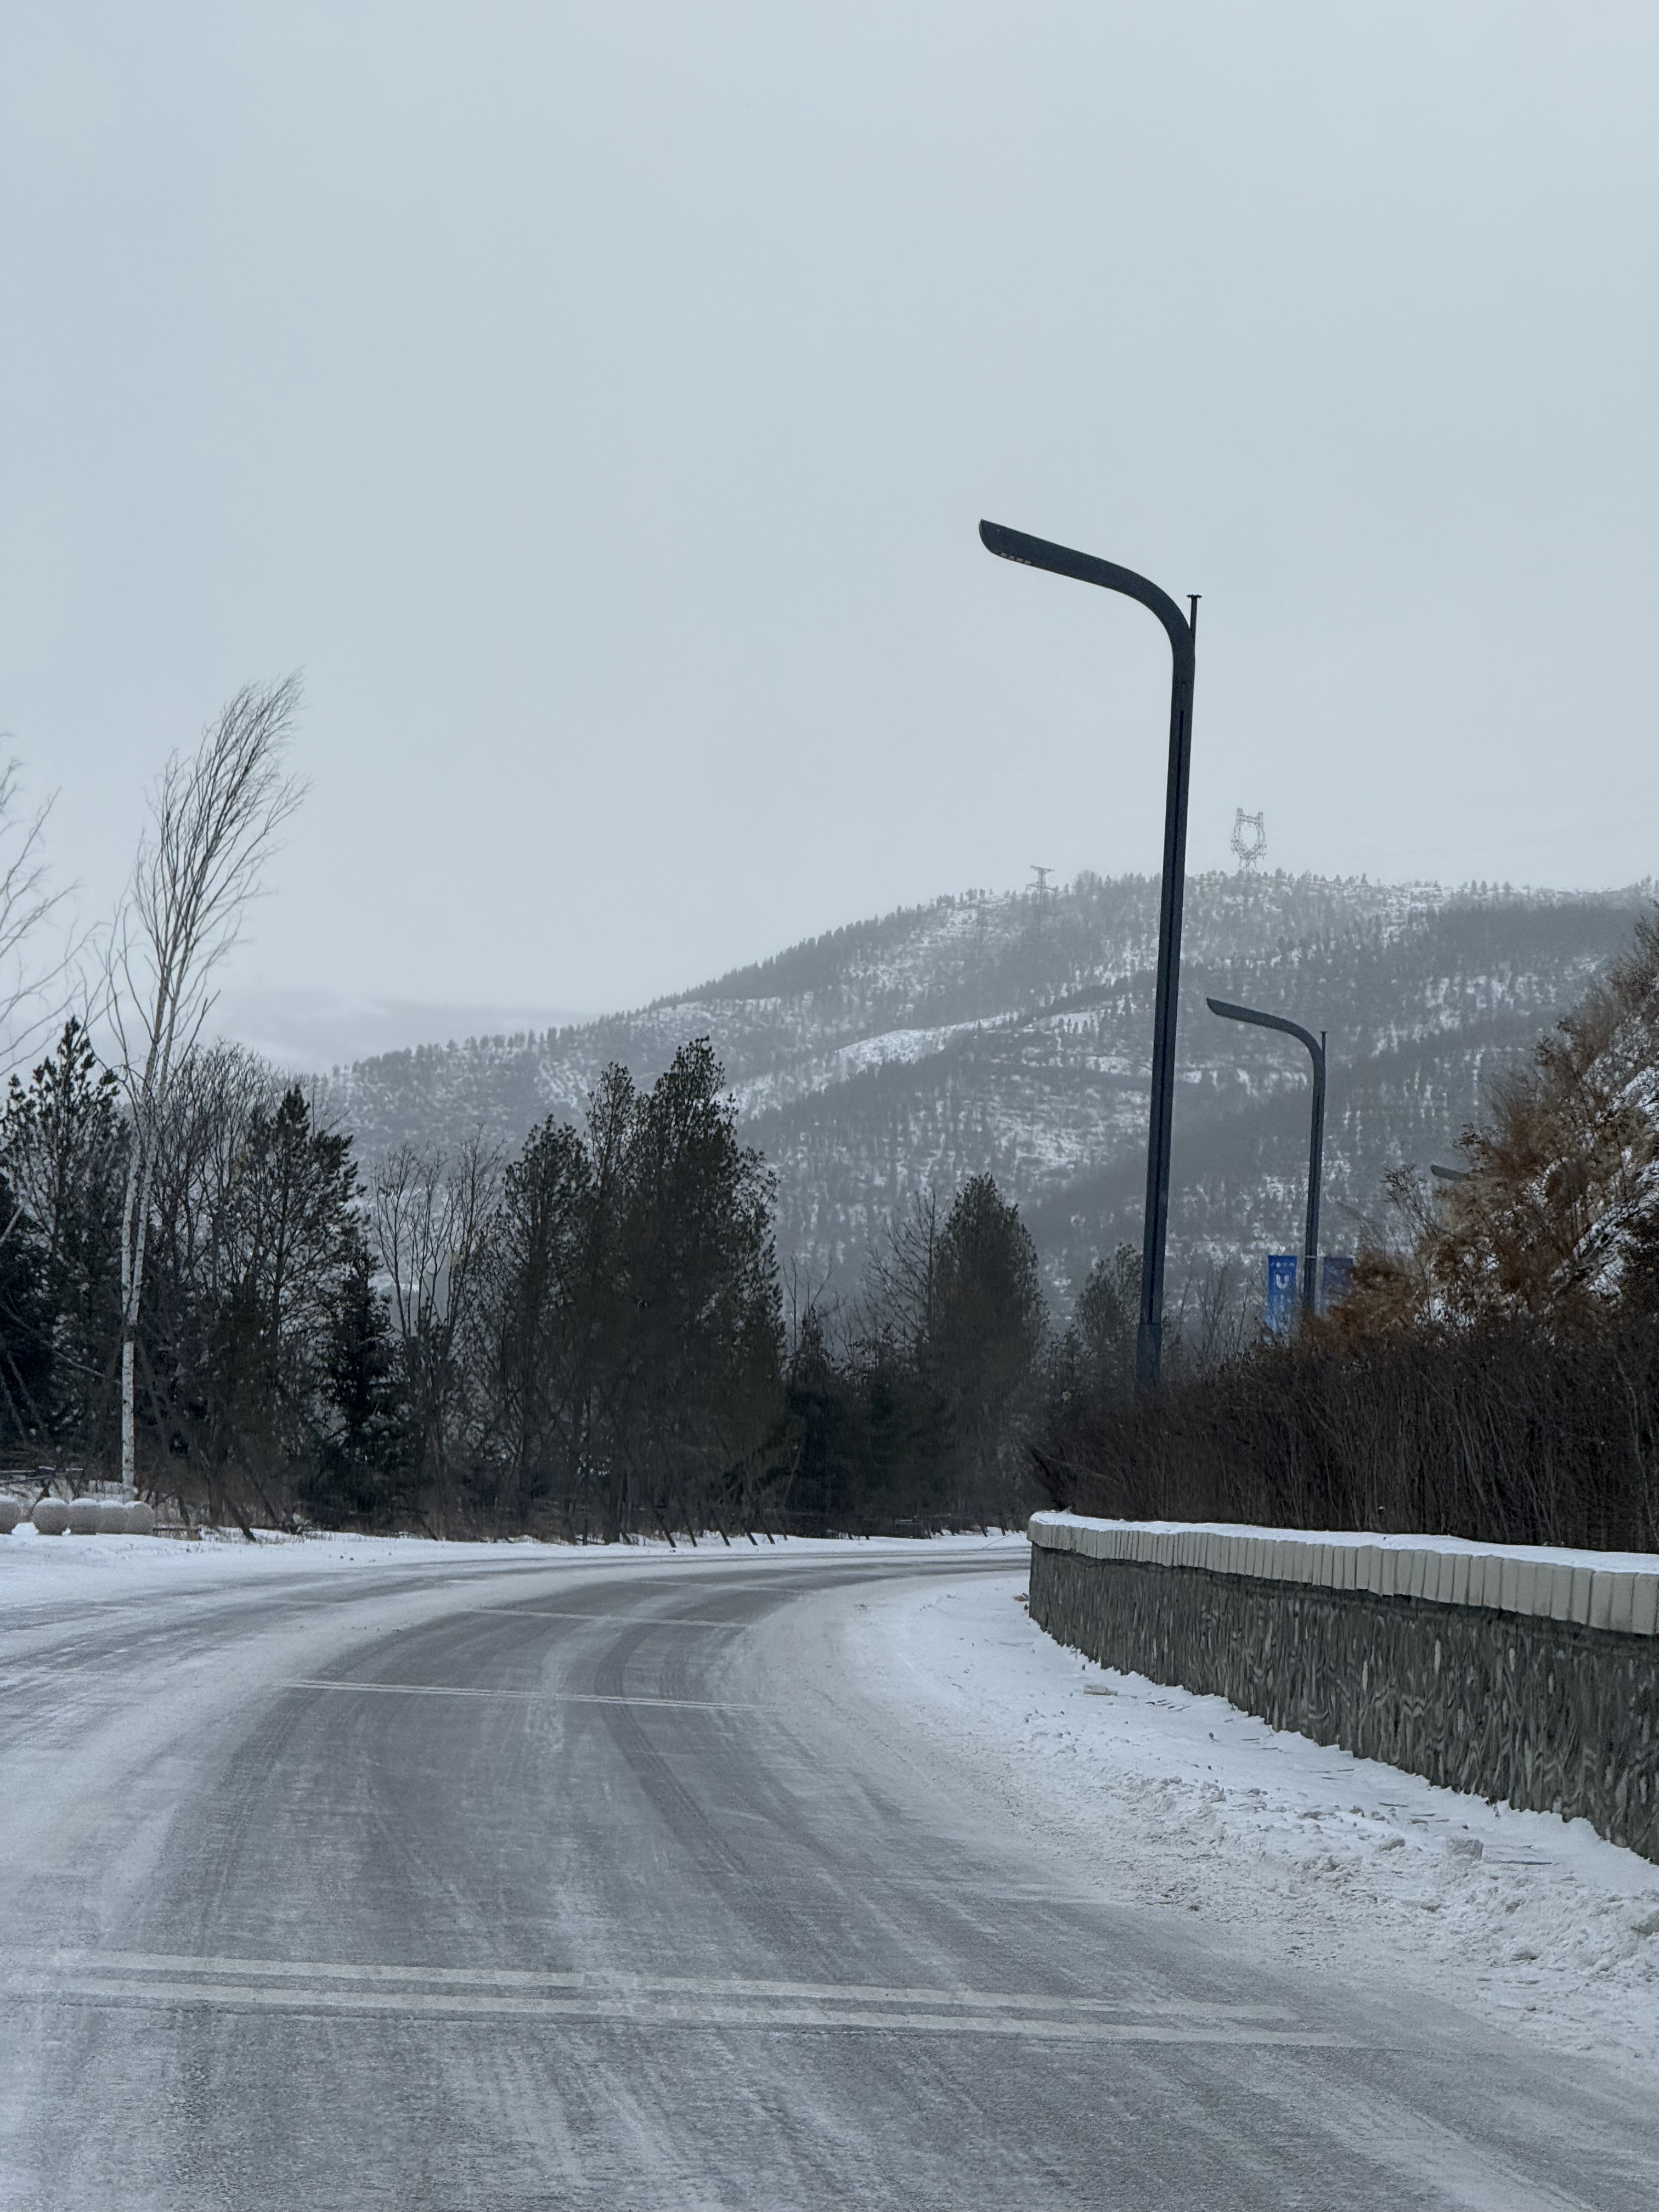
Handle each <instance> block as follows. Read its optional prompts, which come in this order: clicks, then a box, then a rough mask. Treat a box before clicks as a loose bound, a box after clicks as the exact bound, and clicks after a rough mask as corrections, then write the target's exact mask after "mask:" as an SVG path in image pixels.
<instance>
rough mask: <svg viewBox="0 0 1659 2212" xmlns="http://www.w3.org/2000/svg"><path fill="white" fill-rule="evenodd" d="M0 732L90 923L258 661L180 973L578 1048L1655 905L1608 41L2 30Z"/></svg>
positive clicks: (1639, 522) (49, 10)
mask: <svg viewBox="0 0 1659 2212" xmlns="http://www.w3.org/2000/svg"><path fill="white" fill-rule="evenodd" d="M1656 61H1659V10H1656V9H1654V8H1653V7H1652V5H1651V4H1650V0H1647V4H1644V5H1640V6H1625V7H1620V6H1598V5H1595V4H1586V0H1575V3H1574V4H1573V5H1571V6H1570V7H1569V6H1563V5H1559V4H1558V5H1553V6H1550V7H1538V6H1529V5H1524V4H1516V0H1504V4H1502V5H1491V6H1484V5H1465V4H1461V0H1433V4H1431V5H1422V6H1411V5H1405V4H1401V0H1389V4H1388V5H1386V6H1383V7H1374V8H1369V9H1360V8H1355V7H1340V8H1334V7H1331V6H1330V5H1328V4H1326V0H1320V3H1319V4H1280V5H1273V4H1254V5H1250V6H1248V7H1246V6H1242V5H1239V4H1237V0H1228V3H1227V4H1214V3H1213V0H1183V4H1182V5H1181V6H1180V7H1173V6H1170V7H1157V8H1152V9H1147V8H1146V7H1145V6H1144V5H1142V6H1135V7H1127V6H1117V5H1111V4H1103V0H1090V4H1087V5H1079V6H1042V5H1035V6H1034V5H1030V4H1025V5H1020V6H1013V5H1005V6H1000V7H985V6H976V5H972V4H964V0H953V4H951V5H949V6H944V5H939V6H928V5H905V4H902V3H901V4H895V0H884V4H882V5H880V6H878V7H866V6H861V5H857V4H851V0H835V4H834V5H823V6H819V7H811V8H802V7H788V6H781V5H779V4H777V0H772V4H769V5H755V6H732V5H720V4H713V3H712V0H702V4H699V5H696V6H686V5H684V4H677V5H664V6H658V7H650V6H635V5H629V4H626V0H607V4H605V5H604V6H594V5H592V4H591V0H584V4H582V5H580V6H562V5H549V4H543V5H533V6H532V5H528V4H525V5H516V6H509V5H495V6H491V5H487V4H480V0H469V4H467V5H465V6H460V5H455V6H444V7H435V6H430V5H422V4H418V0H396V4H394V5H386V6H370V5H350V4H342V0H329V4H327V5H323V6H308V5H304V4H299V0H283V5H282V6H280V7H275V6H261V7H257V8H256V7H230V6H227V5H225V4H223V0H215V4H212V5H204V6H201V7H182V6H167V5H161V4H151V5H145V6H140V7H136V8H135V7H133V6H132V5H131V4H126V3H125V0H124V4H121V5H110V6H80V5H76V4H73V0H53V4H52V6H50V7H34V6H29V7H18V6H10V7H7V8H6V9H4V11H3V14H0V185H3V191H4V197H5V214H4V221H3V224H0V288H3V319H0V435H3V456H4V465H3V471H0V500H3V546H0V729H4V730H6V731H7V732H9V736H10V743H11V744H12V746H13V748H14V749H15V750H17V751H18V752H20V753H21V755H22V757H23V758H24V759H25V761H26V763H27V765H28V769H29V773H30V776H31V779H32V781H33V785H34V787H36V788H38V789H45V788H47V787H53V786H56V787H60V789H61V798H60V800H59V804H58V812H57V815H56V817H55V821H54V825H53V839H54V847H55V849H56V851H57V853H58V855H59V857H60V859H61V860H62V862H63V864H64V869H65V872H69V873H72V874H74V875H76V876H77V877H78V878H80V880H81V883H82V886H83V887H84V897H85V900H86V902H87V904H88V907H89V908H100V907H102V906H103V905H105V904H106V903H107V902H108V901H109V900H110V899H111V898H112V896H113V895H114V892H115V890H116V888H117V886H118V882H119V880H120V878H121V877H122V875H123V873H124V872H125V867H126V866H127V864H128V861H129V860H130V856H131V848H132V845H133V842H134V839H135V836H136V834H137V828H138V824H139V818H140V800H141V794H142V793H143V788H144V787H145V785H146V784H147V783H148V782H149V780H150V779H151V777H152V776H153V775H154V773H155V769H156V767H157V765H158V764H159V763H160V761H161V757H162V756H163V755H164V754H165V752H166V750H167V748H168V746H169V745H170V744H174V743H184V744H189V743H191V742H193V741H194V738H195V737H196V735H197V732H198V731H199V729H200V727H201V726H202V724H203V723H204V721H205V720H207V719H208V718H209V716H210V714H211V713H212V712H213V710H214V708H216V705H217V704H218V703H219V702H220V701H221V700H222V698H223V697H224V696H226V695H227V694H228V693H229V692H230V691H231V690H234V688H235V687H236V686H237V685H238V684H240V683H241V682H242V681H244V680H245V679H246V678H249V677H256V676H257V677H267V676H274V675H278V674H281V673H283V672H284V671H288V670H289V669H291V668H295V667H296V666H297V667H302V668H303V669H304V671H305V676H306V684H307V711H306V714H305V719H304V724H303V729H302V733H301V743H300V746H299V749H298V750H299V755H300V765H301V767H302V768H303V769H304V771H305V772H306V773H307V775H309V776H310V777H311V779H312V781H313V794H312V797H311V799H309V801H308V803H307V808H306V811H305V812H304V814H303V815H302V817H301V819H300V820H299V821H298V823H296V824H295V827H294V829H293V830H292V832H291V834H290V836H289V842H288V845H287V848H286V850H285V852H284V854H283V858H282V860H281V861H280V863H279V865H278V866H277V868H276V871H275V872H274V876H273V884H274V887H275V896H273V898H272V900H271V901H270V902H268V903H267V904H266V905H265V906H264V907H263V908H261V910H260V912H259V914H258V917H257V923H256V927H255V929H254V932H253V936H252V942H251V943H250V945H248V947H247V948H246V951H245V952H244V953H242V954H241V955H239V966H238V970H237V976H236V979H235V980H236V981H237V982H238V984H239V986H240V987H248V988H252V987H289V988H295V987H334V988H337V989H341V990H344V991H348V992H350V993H354V994H364V993H367V994H392V995H396V996H402V997H406V998H414V999H420V1000H444V1001H450V1002H464V1003H475V1004H476V1003H479V1002H484V1003H489V1002H495V1003H501V1004H515V1005H520V1006H579V1007H592V1008H596V1009H597V1008H602V1007H605V1006H611V1005H615V1004H623V1003H629V1002H634V1001H637V1000H641V999H642V998H644V997H646V996H647V995H649V994H654V993H657V992H660V991H664V990H667V989H670V988H671V987H677V986H679V985H683V984H687V983H690V982H691V981H696V980H698V979H699V978H701V977H702V976H703V975H708V974H712V973H714V972H715V971H717V970H719V969H721V968H723V967H726V966H727V965H728V964H730V963H733V962H735V961H738V960H741V959H745V958H748V957H753V956H756V955H758V954H763V953H765V952H767V951H772V950H774V949H775V948H777V947H779V946H781V945H784V944H786V943H787V942H789V941H791V940H793V939H796V938H798V937H799V936H802V935H804V934H805V933H811V932H815V931H817V930H821V929H824V928H829V927H835V926H836V925H837V924H839V923H841V922H842V921H848V920H850V919H852V918H854V917H855V916H857V915H860V914H864V913H868V912H872V911H875V910H878V909H881V908H887V907H890V906H892V905H895V904H896V903H899V902H914V901H916V900H919V899H921V898H925V897H927V896H932V895H933V893H935V892H936V891H939V890H954V889H960V888H963V887H965V886H968V885H970V884H984V885H989V886H1007V885H1012V884H1018V883H1020V882H1022V881H1024V880H1025V879H1026V878H1027V875H1028V869H1029V864H1030V863H1031V862H1033V861H1042V862H1045V863H1047V864H1048V865H1049V866H1052V867H1054V868H1055V869H1057V870H1058V871H1060V873H1062V874H1064V875H1070V874H1072V873H1073V872H1075V871H1076V870H1078V869H1079V868H1082V867H1093V868H1097V869H1100V870H1103V871H1106V872H1116V871H1119V870H1122V869H1129V868H1139V869H1151V868H1153V867H1155V866H1156V865H1157V860H1158V839H1159V816H1160V811H1161V805H1162V795H1163V793H1162V782H1163V761H1162V757H1161V753H1162V745H1163V740H1164V713H1165V702H1166V696H1167V694H1166V687H1167V680H1168V679H1167V667H1168V662H1167V653H1166V648H1165V647H1164V641H1163V638H1162V635H1161V633H1160V632H1159V631H1158V628H1157V626H1156V624H1155V623H1153V622H1152V618H1151V617H1149V616H1147V615H1146V614H1145V613H1144V612H1143V611H1141V610H1139V609H1138V608H1136V607H1133V606H1132V605H1127V603H1115V602H1113V601H1110V600H1109V599H1107V598H1106V597H1105V596H1104V595H1103V594H1098V593H1094V592H1089V591H1086V590H1085V588H1083V587H1081V586H1075V585H1071V584H1067V583H1064V582H1062V581H1060V580H1057V579H1054V578H1050V577H1043V576H1037V575H1034V574H1028V573H1026V572H1024V571H1019V570H1015V569H1012V568H1008V567H1006V565H1004V564H1003V563H1000V562H994V561H993V560H991V559H990V558H989V556H987V555H986V554H985V553H984V552H983V551H982V550H981V548H980V545H979V544H978V541H977V538H976V536H975V526H976V524H977V521H978V519H979V517H980V516H981V514H986V515H989V516H992V517H994V519H997V520H1002V521H1006V522H1010V523H1012V524H1014V525H1016V526H1018V527H1021V528H1024V529H1026V530H1030V531H1033V532H1037V533H1039V534H1042V535H1044V536H1048V537H1054V538H1060V539H1061V540H1063V541H1065V542H1067V543H1070V544H1076V545H1079V546H1082V547H1085V548H1086V549H1087V550H1091V551H1094V552H1097V553H1100V554H1103V555H1105V556H1108V557H1109V558H1111V559H1115V560H1117V561H1121V562H1126V563H1127V564H1129V565H1131V566H1133V567H1135V568H1141V569H1144V570H1146V572H1147V573H1149V574H1152V576H1153V577H1155V578H1156V579H1158V580H1159V581H1160V582H1161V583H1163V584H1164V586H1165V587H1166V588H1167V589H1169V590H1170V591H1171V592H1177V593H1185V592H1189V591H1200V592H1203V594H1204V600H1203V608H1202V615H1201V623H1200V637H1199V658H1198V687H1197V698H1196V706H1195V715H1194V731H1195V746H1194V790H1193V807H1192V842H1191V854H1190V857H1191V860H1192V863H1193V865H1194V866H1218V865H1222V864H1224V863H1225V862H1226V861H1227V859H1228V855H1227V839H1228V833H1229V831H1230V829H1231V824H1232V818H1233V810H1234V808H1235V807H1236V806H1237V805H1245V806H1248V807H1250V808H1252V809H1255V808H1257V807H1260V808H1264V809H1265V810H1266V812H1267V829H1268V836H1269V841H1270V844H1269V855H1268V858H1269V862H1270V864H1271V863H1273V862H1279V863H1280V864H1283V865H1285V866H1290V867H1293V868H1297V869H1302V868H1308V869H1316V870H1319V871H1322V872H1350V871H1352V872H1359V871H1361V870H1364V871H1367V872H1370V873H1371V874H1372V875H1374V876H1376V875H1384V876H1389V877H1395V876H1418V875H1435V876H1438V877H1440V878H1443V879H1448V880H1459V881H1461V880H1464V879H1467V878H1508V879H1510V880H1513V881H1516V882H1522V881H1527V882H1533V883H1547V884H1563V885H1567V884H1605V883H1613V882H1620V881H1628V880H1630V879H1631V878H1635V877H1638V876H1643V875H1645V874H1648V873H1650V872H1654V871H1655V868H1656V837H1655V825H1656V822H1659V749H1656V744H1655V737H1656V730H1655V704H1654V702H1655V678H1656V672H1659V671H1656V659H1659V655H1656V649H1655V606H1656V596H1659V595H1656V586H1659V575H1656V568H1659V562H1656V526H1655V516H1656V491H1659V468H1656V438H1655V410H1654V404H1653V402H1654V393H1655V390H1656V360H1655V351H1656V349H1655V335H1656V273H1659V262H1656V253H1655V245H1656V204H1659V203H1656V194H1655V181H1656V179H1655V169H1656V144H1655V127H1654V117H1655V112H1656V108H1655V94H1656V90H1659V83H1656V79H1659V69H1656Z"/></svg>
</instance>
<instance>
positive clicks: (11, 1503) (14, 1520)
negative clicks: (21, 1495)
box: [0, 1498, 23, 1536]
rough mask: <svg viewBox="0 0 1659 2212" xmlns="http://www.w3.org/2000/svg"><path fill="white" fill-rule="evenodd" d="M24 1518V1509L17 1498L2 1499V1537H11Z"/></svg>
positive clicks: (0, 1523) (0, 1502)
mask: <svg viewBox="0 0 1659 2212" xmlns="http://www.w3.org/2000/svg"><path fill="white" fill-rule="evenodd" d="M22 1517H23V1509H22V1507H21V1505H20V1504H18V1502H17V1500H16V1499H15V1498H0V1536H9V1535H10V1534H11V1532H12V1530H13V1529H14V1528H15V1527H16V1526H17V1524H18V1522H20V1521H21V1519H22Z"/></svg>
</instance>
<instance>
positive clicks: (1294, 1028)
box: [1204, 999, 1325, 1071]
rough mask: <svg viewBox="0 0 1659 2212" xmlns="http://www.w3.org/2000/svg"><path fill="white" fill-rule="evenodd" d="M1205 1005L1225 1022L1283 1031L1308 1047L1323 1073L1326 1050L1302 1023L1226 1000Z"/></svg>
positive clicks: (1210, 1000) (1311, 1057)
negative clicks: (1250, 1023)
mask: <svg viewBox="0 0 1659 2212" xmlns="http://www.w3.org/2000/svg"><path fill="white" fill-rule="evenodd" d="M1204 1003H1205V1005H1206V1006H1207V1007H1208V1008H1209V1010H1210V1012H1212V1014H1219V1015H1221V1017H1222V1018H1223V1019H1224V1020H1226V1021H1230V1022H1254V1023H1255V1026H1256V1027H1257V1029H1259V1030H1283V1031H1284V1033H1285V1036H1293V1037H1294V1038H1295V1039H1296V1040H1297V1043H1298V1044H1304V1045H1306V1046H1307V1048H1308V1056H1309V1058H1310V1060H1312V1061H1313V1064H1314V1066H1316V1068H1318V1069H1320V1070H1321V1071H1323V1067H1324V1062H1325V1048H1324V1046H1323V1045H1322V1043H1321V1042H1320V1041H1319V1039H1318V1038H1317V1037H1316V1036H1314V1034H1313V1032H1312V1031H1311V1030H1304V1028H1303V1026H1302V1024H1300V1022H1287V1021H1286V1020H1285V1017H1284V1015H1283V1014H1260V1013H1258V1012H1256V1010H1255V1007H1254V1006H1229V1005H1228V1003H1227V1001H1226V1000H1225V999H1206V1000H1205V1001H1204Z"/></svg>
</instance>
